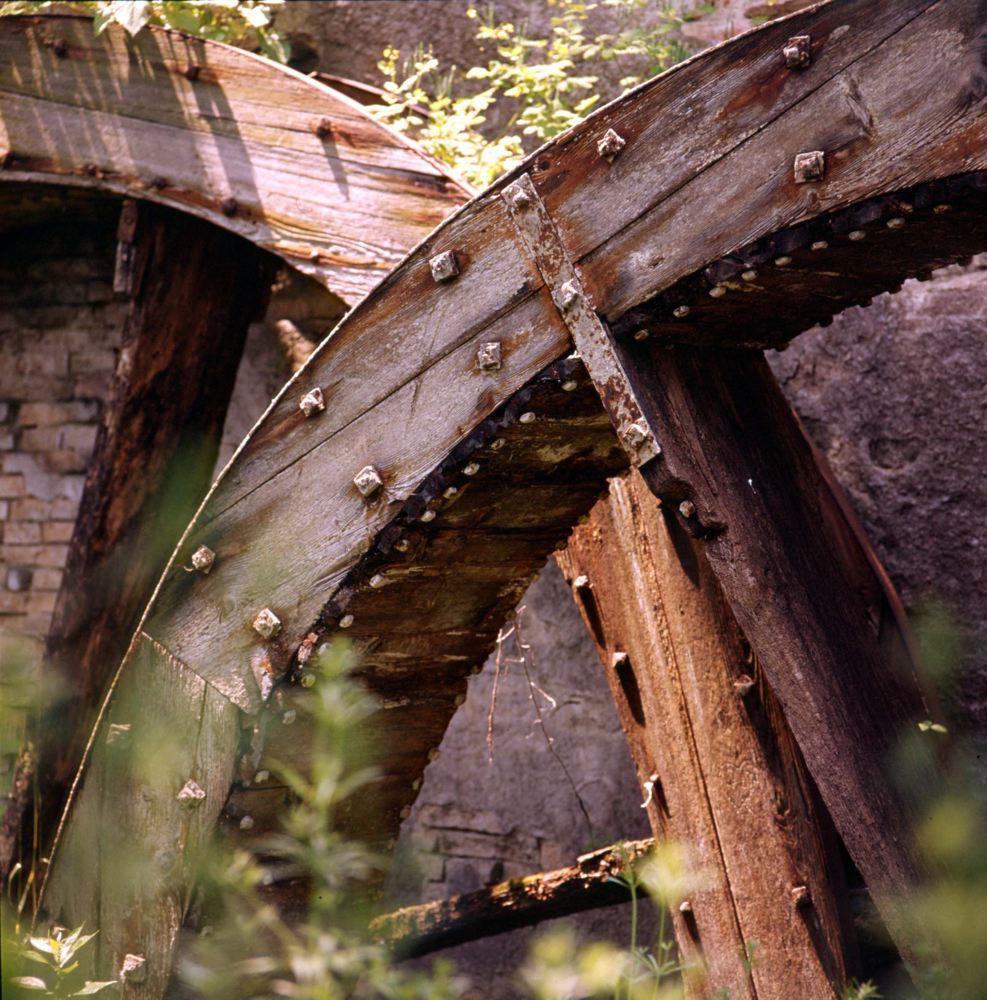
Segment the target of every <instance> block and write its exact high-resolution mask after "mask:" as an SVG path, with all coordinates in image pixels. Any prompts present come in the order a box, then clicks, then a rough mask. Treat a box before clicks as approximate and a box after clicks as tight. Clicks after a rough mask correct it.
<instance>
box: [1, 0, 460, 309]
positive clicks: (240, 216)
mask: <svg viewBox="0 0 987 1000" xmlns="http://www.w3.org/2000/svg"><path fill="white" fill-rule="evenodd" d="M0 56H2V58H0V181H4V180H6V181H21V182H23V181H30V182H38V183H45V184H55V185H66V186H83V187H89V188H96V189H99V190H104V191H108V192H112V193H114V194H119V195H125V196H127V197H135V198H145V199H148V200H151V201H157V202H160V203H161V204H165V205H168V206H170V207H172V208H176V209H179V210H181V211H183V212H189V213H191V214H193V215H197V216H199V217H201V218H204V219H207V220H208V221H210V222H212V223H214V224H216V225H218V226H221V227H223V228H225V229H229V230H231V231H232V232H235V233H237V234H238V235H241V236H243V237H244V238H246V239H248V240H250V241H251V242H253V243H255V244H257V245H258V246H260V247H263V248H264V249H266V250H270V251H271V252H272V253H275V254H277V255H278V256H280V257H282V258H283V259H284V260H285V261H286V262H287V263H288V264H290V265H291V266H292V267H294V268H296V269H297V270H300V271H302V272H304V273H306V274H310V275H312V276H313V277H314V278H316V279H317V280H318V281H320V282H321V283H322V284H324V285H326V286H327V287H329V288H330V289H331V290H332V291H334V292H335V293H336V294H338V295H339V296H340V297H341V298H342V299H343V300H344V301H346V302H348V303H350V304H352V303H353V302H356V301H357V300H358V299H360V298H361V297H362V296H363V295H364V294H366V293H367V292H368V291H369V290H370V289H371V288H373V287H374V286H375V285H376V284H377V283H378V282H379V281H380V279H381V278H382V277H383V276H384V275H385V274H387V273H388V271H390V270H391V268H392V267H394V265H395V264H397V263H398V262H399V261H400V260H401V259H402V258H403V257H404V255H405V253H406V251H407V248H408V247H409V246H413V245H414V244H415V243H416V242H418V241H419V240H421V239H422V238H423V237H424V236H426V235H427V234H428V233H429V232H430V231H431V230H432V229H433V228H434V227H435V226H436V225H438V223H439V222H440V221H441V220H442V219H443V218H444V217H445V216H446V215H447V214H448V212H449V211H450V210H451V209H452V208H454V207H456V206H457V205H459V204H460V203H461V202H462V200H463V198H464V196H468V195H469V193H470V192H469V189H468V188H467V187H466V186H464V185H463V184H462V183H461V182H459V181H457V180H456V179H455V178H454V177H452V175H451V174H450V173H449V172H448V171H447V170H446V169H445V168H444V167H443V166H442V165H441V164H439V163H438V161H436V160H434V159H433V158H431V157H430V156H428V154H426V153H425V152H424V151H423V150H422V149H421V148H419V147H418V146H416V145H415V144H414V143H413V142H412V141H411V140H409V139H407V138H406V137H405V136H402V135H400V134H399V133H397V132H395V131H393V130H392V129H389V128H387V127H386V126H385V125H382V124H381V123H379V122H377V121H376V120H375V119H373V118H371V117H370V116H369V115H368V114H367V112H366V111H365V110H364V109H363V107H362V106H361V105H359V104H358V103H357V102H356V101H354V100H352V99H351V98H349V97H346V96H345V95H343V94H340V93H338V92H336V91H334V90H332V89H331V88H330V87H327V86H325V85H324V84H321V83H319V82H318V81H317V80H314V79H312V78H310V77H307V76H304V75H303V74H301V73H298V72H297V71H295V70H293V69H290V68H289V67H287V66H280V65H278V64H276V63H272V62H271V61H269V60H267V59H264V58H262V57H260V56H257V55H254V54H253V53H250V52H245V51H244V50H242V49H236V48H233V47H232V46H228V45H224V44H222V43H219V42H208V41H202V40H199V39H194V38H190V37H188V36H185V35H183V34H181V33H180V32H176V31H171V30H168V29H164V28H155V27H151V28H148V29H146V30H144V31H142V32H141V33H140V34H139V35H138V36H136V37H135V38H130V37H129V36H128V35H127V34H126V32H125V31H124V30H123V29H122V28H119V27H117V26H113V27H111V28H108V29H107V30H106V31H105V32H103V34H101V35H100V36H98V37H96V36H94V34H93V31H92V22H91V20H90V19H89V18H86V17H80V16H73V15H42V16H30V15H21V16H15V17H5V18H3V19H2V21H0Z"/></svg>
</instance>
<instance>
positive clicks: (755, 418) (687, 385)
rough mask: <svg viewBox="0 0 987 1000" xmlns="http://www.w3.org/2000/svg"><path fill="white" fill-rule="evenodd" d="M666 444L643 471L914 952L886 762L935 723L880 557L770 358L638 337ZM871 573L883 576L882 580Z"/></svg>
mask: <svg viewBox="0 0 987 1000" xmlns="http://www.w3.org/2000/svg"><path fill="white" fill-rule="evenodd" d="M634 353H635V354H636V355H637V366H636V367H635V366H634V363H633V362H631V361H629V362H628V364H629V365H630V366H631V369H632V370H633V372H634V377H635V379H636V381H637V385H636V389H637V393H638V398H639V400H640V401H641V404H642V407H643V409H644V411H645V413H646V415H647V416H648V419H649V421H650V422H651V424H652V427H653V428H654V429H655V430H656V432H657V433H658V436H659V439H660V440H661V442H662V448H663V455H662V457H661V458H660V459H659V460H657V461H655V462H652V463H651V464H650V465H648V466H646V467H645V468H644V470H643V475H644V477H645V479H646V481H647V482H648V485H649V486H650V488H651V489H652V490H653V491H654V492H655V494H656V495H657V496H658V497H659V498H660V499H661V500H662V501H663V503H665V504H666V505H668V507H669V509H670V510H672V511H674V516H675V517H677V518H679V519H680V520H681V521H682V523H683V525H684V526H685V527H687V528H688V529H689V530H690V531H691V532H692V533H693V534H695V535H697V536H700V537H702V538H704V539H705V552H706V555H707V557H708V559H709V561H710V563H711V565H712V567H713V570H714V572H715V573H716V575H717V577H718V579H719V581H720V584H721V586H722V587H723V591H724V593H725V595H726V598H727V600H728V601H729V602H730V605H731V607H732V609H733V612H734V614H735V616H736V618H737V622H738V624H739V625H740V627H741V629H742V630H743V633H744V635H745V636H746V637H747V639H748V641H749V642H750V644H751V647H752V649H753V650H754V652H755V655H756V656H757V660H758V663H759V665H760V668H761V669H763V671H764V675H765V677H766V678H767V680H768V683H769V684H770V686H771V688H772V690H773V691H774V693H775V694H776V695H777V697H778V700H779V701H780V703H781V706H782V708H783V710H784V713H785V718H786V719H787V721H788V724H789V725H790V727H791V730H792V733H793V734H794V736H795V739H796V740H797V741H798V744H799V747H800V748H801V751H802V754H803V756H804V758H805V761H806V764H807V766H808V768H809V772H810V773H811V774H812V777H813V779H814V781H815V783H816V785H817V786H818V788H819V791H820V794H821V795H822V798H823V800H824V802H825V803H826V806H827V808H828V809H829V812H830V814H831V816H832V818H833V821H834V823H835V825H836V827H837V829H838V831H839V833H840V835H841V836H842V837H843V840H844V842H845V844H846V846H847V849H848V850H849V852H850V854H851V856H852V857H853V859H854V861H855V863H856V864H857V866H858V868H859V869H860V871H861V873H862V874H863V876H864V878H865V879H866V881H867V884H868V886H869V887H870V889H871V892H872V894H873V895H874V898H875V902H877V904H878V906H879V908H880V909H881V912H882V916H884V918H885V920H886V922H887V923H888V926H889V929H890V930H891V932H892V934H896V935H897V936H896V941H897V943H898V944H899V947H901V948H902V950H903V951H905V950H907V940H906V939H905V938H904V937H902V935H901V934H900V933H899V932H900V927H899V925H898V923H897V921H896V919H895V902H896V900H898V899H900V898H901V897H902V896H903V895H904V894H905V893H906V892H907V890H908V889H909V887H911V886H914V885H915V884H917V881H918V879H919V876H920V866H919V864H918V862H917V859H916V857H915V854H914V846H913V844H912V842H911V832H912V830H913V829H914V820H915V816H914V815H913V814H912V812H911V810H910V807H909V806H908V804H907V803H906V802H905V801H903V800H902V799H901V798H900V797H899V795H898V794H897V793H896V792H895V790H894V787H893V783H892V781H891V779H890V777H889V775H888V772H887V768H888V767H889V766H890V764H891V756H892V754H893V751H894V748H895V747H896V745H897V744H898V741H899V740H900V739H902V738H903V737H904V735H905V733H906V732H908V731H910V730H911V729H912V728H913V727H914V726H915V724H916V723H917V722H918V721H919V720H920V719H921V718H924V717H925V716H926V714H927V709H926V708H924V706H923V704H922V701H921V698H920V695H919V693H918V689H917V687H916V682H915V677H914V672H913V670H912V665H911V664H910V663H907V664H905V665H902V664H901V663H899V662H895V661H894V660H892V659H890V658H889V657H888V655H887V651H886V649H885V647H884V645H883V641H882V638H881V635H880V628H879V626H880V622H881V620H882V614H881V604H880V598H879V599H878V603H876V604H875V600H874V598H875V591H877V594H878V595H880V587H872V588H870V589H869V590H866V591H863V592H862V591H861V588H860V587H859V586H858V584H859V581H860V578H861V575H862V574H861V567H862V566H866V565H867V558H866V555H865V554H864V553H862V551H861V548H860V545H859V542H858V541H857V540H856V538H855V537H854V536H853V534H852V532H850V531H848V530H847V524H846V520H845V518H844V515H843V513H842V511H841V510H840V508H839V505H838V503H837V502H836V500H835V498H834V496H833V494H832V492H831V491H830V488H829V485H828V483H827V482H826V481H825V478H824V477H823V476H822V474H821V472H820V470H819V467H818V466H817V464H816V462H815V457H814V455H813V451H812V448H811V446H810V445H809V444H808V442H807V441H806V440H805V438H804V437H803V436H802V433H801V430H800V428H799V426H798V424H797V423H796V421H795V420H794V418H793V417H792V415H791V411H790V409H789V407H788V404H787V403H786V401H785V399H784V397H783V396H782V394H781V391H780V389H779V387H778V385H777V383H776V382H775V381H774V378H773V376H772V375H771V372H770V369H768V367H767V364H766V363H765V361H764V359H763V357H762V356H761V355H760V354H759V353H756V352H736V353H734V354H733V355H732V356H731V355H730V354H729V353H726V352H721V353H718V354H717V355H715V356H711V355H710V354H709V352H702V351H699V350H696V349H691V348H684V347H679V348H668V347H666V348H661V347H657V346H656V347H654V348H651V349H648V347H647V346H644V347H643V348H642V347H637V348H636V349H635V352H634ZM872 579H873V578H872Z"/></svg>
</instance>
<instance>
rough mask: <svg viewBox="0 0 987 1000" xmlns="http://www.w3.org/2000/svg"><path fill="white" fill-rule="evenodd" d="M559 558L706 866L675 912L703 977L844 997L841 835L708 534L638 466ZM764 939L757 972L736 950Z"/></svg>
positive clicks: (633, 726)
mask: <svg viewBox="0 0 987 1000" xmlns="http://www.w3.org/2000/svg"><path fill="white" fill-rule="evenodd" d="M557 560H558V562H559V563H560V565H561V566H562V567H563V569H564V571H565V573H566V576H567V577H568V578H569V580H570V581H574V580H577V579H579V580H580V584H581V585H580V586H577V587H575V588H574V597H575V599H576V602H577V604H578V605H579V606H580V610H581V611H582V613H583V616H584V618H585V619H586V620H587V622H588V624H589V625H590V626H591V627H590V631H591V632H593V633H594V638H595V640H596V642H597V646H598V649H599V651H600V656H601V659H602V660H603V662H604V666H605V667H606V672H607V677H608V681H609V683H610V686H611V689H612V691H613V693H614V696H615V699H616V700H617V704H618V707H619V711H620V716H621V722H622V725H623V726H624V729H625V731H626V732H628V736H629V741H630V743H631V746H632V748H634V756H635V762H636V764H637V767H638V772H639V774H640V776H641V782H642V784H643V783H644V782H646V781H649V780H650V781H652V782H653V788H654V790H653V793H652V799H653V803H654V807H655V808H654V809H653V810H651V811H649V815H652V816H653V817H654V818H656V819H657V820H658V822H657V823H656V828H657V831H658V832H660V833H661V834H662V835H663V836H665V837H667V838H669V839H672V840H675V841H677V842H679V843H681V844H683V845H684V846H685V848H686V850H687V851H688V853H689V854H690V856H691V860H692V862H693V864H694V866H695V868H696V870H697V871H700V872H703V873H705V874H706V876H707V878H708V879H709V880H710V881H709V884H708V886H707V887H706V888H705V889H704V890H703V891H701V892H698V893H696V894H694V895H693V896H692V897H690V900H689V902H690V911H689V913H688V914H685V915H683V914H677V915H676V918H677V919H676V925H675V926H676V931H677V935H678V937H679V939H680V940H682V941H683V944H684V947H685V948H686V949H689V950H691V949H695V948H697V947H698V948H699V949H700V950H701V952H702V954H703V957H704V959H705V962H706V964H707V966H708V968H709V980H708V982H707V983H706V984H705V988H706V989H708V990H710V991H715V990H716V989H720V988H727V989H730V991H731V996H734V995H750V996H753V997H758V998H760V1000H768V998H771V1000H784V998H788V997H791V996H806V997H809V996H811V997H825V996H830V997H835V996H839V995H840V992H841V990H842V986H843V984H844V982H845V981H846V980H847V978H848V974H849V973H850V972H852V971H856V970H855V969H854V967H853V949H852V947H848V944H847V942H846V941H845V940H844V937H845V936H846V935H847V932H848V930H849V926H848V924H849V922H848V921H847V920H846V919H845V918H844V915H843V913H842V912H841V902H843V901H845V899H844V892H845V886H844V884H843V877H842V871H841V868H840V865H841V862H840V860H839V857H838V855H837V854H836V852H835V851H833V850H832V849H831V848H832V846H833V845H834V843H835V838H834V837H832V836H830V835H828V831H829V820H828V817H826V816H825V813H824V812H822V811H821V810H820V806H819V803H818V801H817V799H816V796H815V793H814V790H813V789H812V785H811V781H810V780H809V779H808V776H807V773H806V772H805V769H804V764H803V763H802V761H801V758H800V756H799V753H798V750H797V749H796V748H795V746H794V743H793V742H792V739H791V735H790V733H789V732H788V729H787V727H786V725H785V722H784V719H783V717H782V715H781V712H780V711H779V710H778V707H777V704H776V702H775V700H774V697H773V695H772V694H771V692H770V690H769V689H768V688H767V686H766V685H765V683H764V680H763V678H762V677H760V676H759V672H758V669H757V664H756V661H755V659H754V657H753V655H752V654H751V652H750V649H749V647H748V646H747V643H746V641H745V640H744V637H743V635H742V634H741V632H740V630H739V628H738V627H737V624H736V622H735V620H734V618H733V616H732V614H731V612H730V609H729V607H728V606H727V604H726V601H725V600H724V598H723V595H722V592H721V590H720V587H719V585H718V583H717V581H716V578H715V576H714V575H713V573H712V570H711V569H710V566H709V564H708V562H707V561H706V557H705V555H704V554H703V551H702V547H701V545H700V544H699V543H697V542H696V541H694V540H692V539H690V538H689V537H688V536H687V535H686V534H685V533H684V532H683V531H682V528H681V527H680V526H679V525H678V524H677V523H676V522H675V521H674V519H672V518H670V517H669V516H668V515H667V514H665V516H663V512H662V510H661V509H660V507H659V504H658V501H656V500H655V498H654V497H653V496H652V495H651V493H650V492H649V491H648V489H647V487H646V486H645V485H644V483H643V482H642V481H641V480H640V478H639V477H638V476H637V475H636V474H632V475H630V476H628V477H625V478H622V479H617V480H614V481H613V482H612V483H611V488H610V495H609V497H608V498H607V499H606V500H604V501H601V503H599V504H598V505H597V507H596V508H595V509H594V511H593V514H592V515H591V517H590V520H589V522H588V523H587V524H585V525H583V526H582V527H578V528H576V530H575V531H574V533H573V536H572V537H571V539H570V542H569V546H568V548H567V549H566V551H565V553H563V554H560V555H559V556H558V557H557ZM621 654H624V656H622V655H621ZM625 657H626V658H625ZM655 814H657V815H655ZM799 887H803V888H804V889H805V890H806V898H805V900H804V902H803V903H802V905H799V902H798V901H797V900H796V898H795V897H794V896H793V892H795V891H796V890H798V889H799ZM753 942H757V944H756V948H755V960H754V962H753V963H752V964H751V966H750V969H749V974H748V975H749V979H748V978H747V977H744V976H743V968H742V966H740V965H739V964H738V963H737V957H738V956H741V955H743V954H746V953H747V952H748V951H749V950H750V949H751V948H752V947H753ZM732 959H733V960H734V964H733V965H731V964H730V963H731V960H732ZM740 978H744V979H747V982H746V986H745V989H746V990H747V991H749V992H747V993H744V992H743V991H741V992H738V990H740V989H741V988H740V987H739V986H738V985H737V980H738V979H740Z"/></svg>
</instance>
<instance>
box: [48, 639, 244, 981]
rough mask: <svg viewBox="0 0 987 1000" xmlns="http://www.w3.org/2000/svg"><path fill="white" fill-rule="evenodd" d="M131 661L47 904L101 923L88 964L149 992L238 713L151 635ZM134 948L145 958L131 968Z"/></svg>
mask: <svg viewBox="0 0 987 1000" xmlns="http://www.w3.org/2000/svg"><path fill="white" fill-rule="evenodd" d="M128 665H129V670H128V671H127V673H126V675H125V676H123V678H122V680H121V683H120V685H119V688H118V689H117V690H116V692H115V695H114V698H113V701H112V703H111V704H109V705H108V706H107V711H106V712H105V715H104V718H103V720H102V722H101V723H100V725H99V727H98V729H97V730H96V733H95V736H94V743H93V754H92V757H91V762H90V767H89V768H88V770H87V772H86V775H85V779H84V780H83V781H82V783H81V785H80V786H79V788H78V789H77V792H76V795H77V798H78V801H77V805H76V808H75V812H74V815H76V816H78V817H80V821H79V822H76V823H73V824H72V826H71V829H70V830H68V831H67V836H66V837H65V839H64V842H63V844H62V845H61V847H60V850H61V851H62V852H64V853H63V854H62V855H61V858H60V859H59V864H58V865H56V866H55V867H54V868H53V875H52V877H51V878H50V880H49V882H48V885H47V886H46V889H45V897H44V908H45V915H46V916H47V917H48V918H49V919H52V920H57V921H61V922H63V923H66V924H68V925H69V926H76V925H77V924H79V923H82V922H83V921H87V922H89V923H90V924H92V923H94V922H95V923H96V924H98V926H99V928H100V936H99V938H97V940H96V949H95V959H94V968H93V970H91V971H92V974H93V975H94V976H96V977H98V978H101V979H120V980H122V982H123V995H124V996H127V997H133V998H139V997H148V998H150V997H160V996H161V995H162V994H163V993H164V990H165V987H166V986H167V983H168V980H169V979H170V977H171V965H172V951H173V947H174V941H175V938H176V936H177V933H178V930H179V928H180V927H181V924H182V921H183V919H184V917H185V913H186V909H187V906H188V881H187V880H188V877H189V875H190V873H191V871H192V867H193V864H194V860H195V857H196V856H197V851H198V850H199V849H201V847H202V846H203V843H204V840H205V839H206V838H208V837H209V836H210V835H211V833H212V830H213V829H214V826H215V822H216V819H217V817H218V816H219V813H220V810H221V808H222V805H223V802H224V801H225V798H226V794H227V790H228V788H229V784H230V781H231V780H232V763H233V760H234V754H235V750H236V746H237V741H238V739H239V713H238V712H237V710H236V709H235V707H234V706H233V705H231V704H230V702H229V701H227V700H226V699H225V698H223V697H222V695H220V694H219V693H218V692H214V691H210V690H209V688H208V687H207V685H206V684H205V682H204V681H203V680H202V679H201V678H200V677H198V676H197V675H196V674H194V673H193V672H192V671H190V670H188V669H187V668H186V667H185V666H184V665H182V664H181V663H180V662H179V661H177V660H175V659H174V658H173V657H171V656H170V655H169V654H168V653H167V651H166V650H164V649H163V648H162V647H161V646H159V645H158V644H157V643H154V642H153V641H152V640H150V639H149V638H148V637H146V636H143V635H142V636H139V637H138V638H137V639H136V640H135V642H134V646H133V647H132V650H131V653H130V656H129V658H128ZM189 781H192V782H194V783H195V787H194V788H192V787H190V786H188V782H189ZM183 789H190V790H189V791H187V792H184V793H183ZM180 793H182V794H180ZM200 793H201V794H200ZM128 956H134V957H135V959H137V961H131V962H130V965H131V966H136V967H137V970H138V971H136V972H133V973H131V974H130V975H127V974H124V973H123V972H122V970H124V968H125V963H126V962H127V957H128Z"/></svg>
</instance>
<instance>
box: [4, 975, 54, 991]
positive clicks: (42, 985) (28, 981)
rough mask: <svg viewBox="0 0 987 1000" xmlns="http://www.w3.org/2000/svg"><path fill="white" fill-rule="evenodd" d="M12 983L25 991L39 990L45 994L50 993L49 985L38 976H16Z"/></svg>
mask: <svg viewBox="0 0 987 1000" xmlns="http://www.w3.org/2000/svg"><path fill="white" fill-rule="evenodd" d="M10 981H11V982H12V983H16V984H17V985H18V986H20V987H21V988H22V989H25V990H39V991H41V992H43V993H47V992H48V984H47V983H46V982H45V981H44V980H43V979H38V977H37V976H14V978H13V979H11V980H10Z"/></svg>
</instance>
